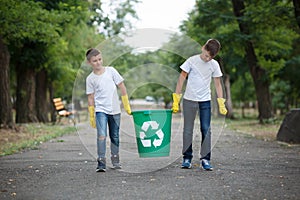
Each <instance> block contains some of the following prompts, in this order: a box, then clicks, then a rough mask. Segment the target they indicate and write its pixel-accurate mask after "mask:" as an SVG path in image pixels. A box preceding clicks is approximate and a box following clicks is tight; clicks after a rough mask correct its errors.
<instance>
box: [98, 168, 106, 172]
mask: <svg viewBox="0 0 300 200" xmlns="http://www.w3.org/2000/svg"><path fill="white" fill-rule="evenodd" d="M105 171H106V169H96V172H105Z"/></svg>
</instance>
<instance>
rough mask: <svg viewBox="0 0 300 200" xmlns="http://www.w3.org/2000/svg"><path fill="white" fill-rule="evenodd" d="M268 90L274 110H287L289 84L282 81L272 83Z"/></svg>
mask: <svg viewBox="0 0 300 200" xmlns="http://www.w3.org/2000/svg"><path fill="white" fill-rule="evenodd" d="M270 90H271V94H272V104H273V107H274V109H280V110H281V111H283V110H284V109H287V108H288V102H289V94H290V92H291V86H290V85H289V83H288V82H286V81H283V80H278V81H274V82H273V83H272V84H271V86H270Z"/></svg>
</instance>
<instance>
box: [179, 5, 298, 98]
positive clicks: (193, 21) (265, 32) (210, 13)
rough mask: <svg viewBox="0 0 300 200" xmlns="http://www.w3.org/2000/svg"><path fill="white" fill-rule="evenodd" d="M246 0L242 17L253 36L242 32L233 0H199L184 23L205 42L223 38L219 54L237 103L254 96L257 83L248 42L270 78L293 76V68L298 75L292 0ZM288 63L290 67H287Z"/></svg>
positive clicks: (185, 29)
mask: <svg viewBox="0 0 300 200" xmlns="http://www.w3.org/2000/svg"><path fill="white" fill-rule="evenodd" d="M243 2H244V3H245V12H244V16H243V17H242V18H241V19H240V20H243V22H244V23H246V24H248V26H247V27H248V28H249V32H250V35H243V34H241V32H240V30H239V26H238V24H237V21H236V18H235V16H234V14H233V8H232V2H231V1H230V0H225V1H224V0H217V1H210V0H197V1H196V6H195V7H194V9H193V10H192V11H191V12H190V13H189V18H188V20H186V21H184V23H183V25H182V26H181V30H182V31H183V32H184V33H186V34H187V35H189V36H190V37H192V38H193V39H195V40H196V41H198V42H200V43H202V44H203V43H204V42H205V41H206V40H207V39H209V38H217V39H219V40H220V42H221V45H222V48H221V51H220V54H219V55H220V57H221V58H222V60H223V63H224V67H225V72H226V73H227V74H229V75H230V78H231V83H232V93H233V95H232V98H233V102H235V101H240V100H246V99H249V98H250V99H252V98H253V97H254V95H253V93H254V91H255V90H254V85H253V83H251V82H252V81H251V79H249V77H250V73H249V69H248V68H247V65H248V64H247V60H246V57H245V50H244V44H245V41H251V42H252V43H253V45H254V49H255V54H256V56H257V59H258V65H259V66H260V67H262V68H264V69H265V70H267V74H268V77H266V78H267V79H269V80H271V81H275V80H277V78H278V76H280V77H281V78H283V79H284V77H282V76H281V75H280V74H282V72H286V73H288V74H289V75H292V74H290V73H289V72H288V71H290V70H291V71H293V72H294V74H297V72H296V71H297V70H296V68H294V69H295V70H293V67H291V66H292V65H291V64H289V63H291V61H290V60H293V62H294V61H295V58H294V56H295V55H297V54H296V53H295V52H293V51H295V50H293V49H297V46H299V45H295V44H296V43H297V41H298V40H299V34H298V33H297V31H299V29H297V28H295V25H296V20H295V17H294V8H293V4H292V1H272V0H266V1H260V0H254V1H249V0H244V1H243ZM293 47H294V48H293ZM298 52H299V51H298ZM287 66H289V68H290V69H286V67H287ZM298 71H299V70H298ZM292 76H293V75H292ZM286 77H287V76H286ZM298 77H299V76H298ZM289 79H290V76H289ZM298 79H299V78H296V77H293V80H291V81H292V82H297V80H298ZM246 85H247V87H245V86H246ZM297 88H298V89H296V90H298V91H299V89H300V86H299V85H297ZM248 93H252V94H251V95H248ZM298 93H299V92H298ZM243 94H244V95H243Z"/></svg>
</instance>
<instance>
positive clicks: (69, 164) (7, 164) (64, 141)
mask: <svg viewBox="0 0 300 200" xmlns="http://www.w3.org/2000/svg"><path fill="white" fill-rule="evenodd" d="M124 116H125V115H124ZM122 120H123V121H122V125H121V148H120V155H121V161H122V166H123V169H122V170H114V169H111V168H110V161H109V158H108V157H107V160H108V169H107V171H106V172H105V173H96V172H95V168H96V161H95V157H96V136H95V130H94V129H91V128H90V127H89V126H88V124H87V123H86V124H79V125H78V127H77V128H78V131H77V132H76V133H73V134H69V135H66V136H63V137H61V138H57V139H53V140H51V141H49V142H46V143H43V144H41V145H40V146H39V148H38V149H36V150H30V151H25V152H22V153H19V154H15V155H11V156H5V157H1V158H0V177H1V178H0V199H3V200H4V199H22V200H35V199H36V200H48V199H49V200H53V199H55V200H58V199H60V200H64V199H66V200H67V199H68V200H69V199H73V200H77V199H84V200H87V199H95V200H96V199H261V200H263V199H300V182H299V180H300V179H299V178H300V146H299V145H294V146H290V145H287V144H283V143H278V142H276V141H262V140H257V139H255V138H252V137H247V136H246V135H243V134H240V133H237V132H234V131H230V130H228V129H226V128H225V129H224V130H223V131H222V132H221V133H220V134H218V133H217V134H215V136H214V138H213V150H212V165H213V166H214V171H211V172H208V171H204V170H202V169H200V167H199V161H198V159H199V155H197V154H198V152H199V145H197V144H198V143H199V142H197V141H199V140H200V139H199V131H198V133H197V134H195V143H196V144H195V157H194V160H193V168H192V169H181V168H180V165H181V161H182V160H181V156H180V151H181V131H182V125H181V124H182V122H181V118H178V117H177V118H176V117H173V123H172V138H171V139H172V142H171V143H172V144H171V153H170V156H169V157H161V158H139V156H138V153H137V149H136V141H135V137H134V127H133V124H132V122H131V121H132V119H131V118H130V117H126V116H125V117H123V119H122ZM216 126H218V125H216ZM195 129H199V126H196V127H195ZM221 129H222V127H221ZM221 129H217V130H214V132H218V131H219V130H221ZM196 132H197V131H196ZM219 132H220V131H219ZM107 155H109V147H108V152H107Z"/></svg>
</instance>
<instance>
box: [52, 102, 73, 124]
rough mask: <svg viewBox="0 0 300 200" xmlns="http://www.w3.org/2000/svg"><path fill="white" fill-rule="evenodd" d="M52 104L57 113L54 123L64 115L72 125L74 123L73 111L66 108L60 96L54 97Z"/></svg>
mask: <svg viewBox="0 0 300 200" xmlns="http://www.w3.org/2000/svg"><path fill="white" fill-rule="evenodd" d="M53 104H54V107H55V110H56V113H57V117H56V123H60V122H61V119H62V118H64V117H66V118H68V119H69V122H73V124H74V125H75V124H76V121H75V111H69V110H67V109H66V108H65V105H64V103H63V102H62V99H61V98H54V99H53Z"/></svg>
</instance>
